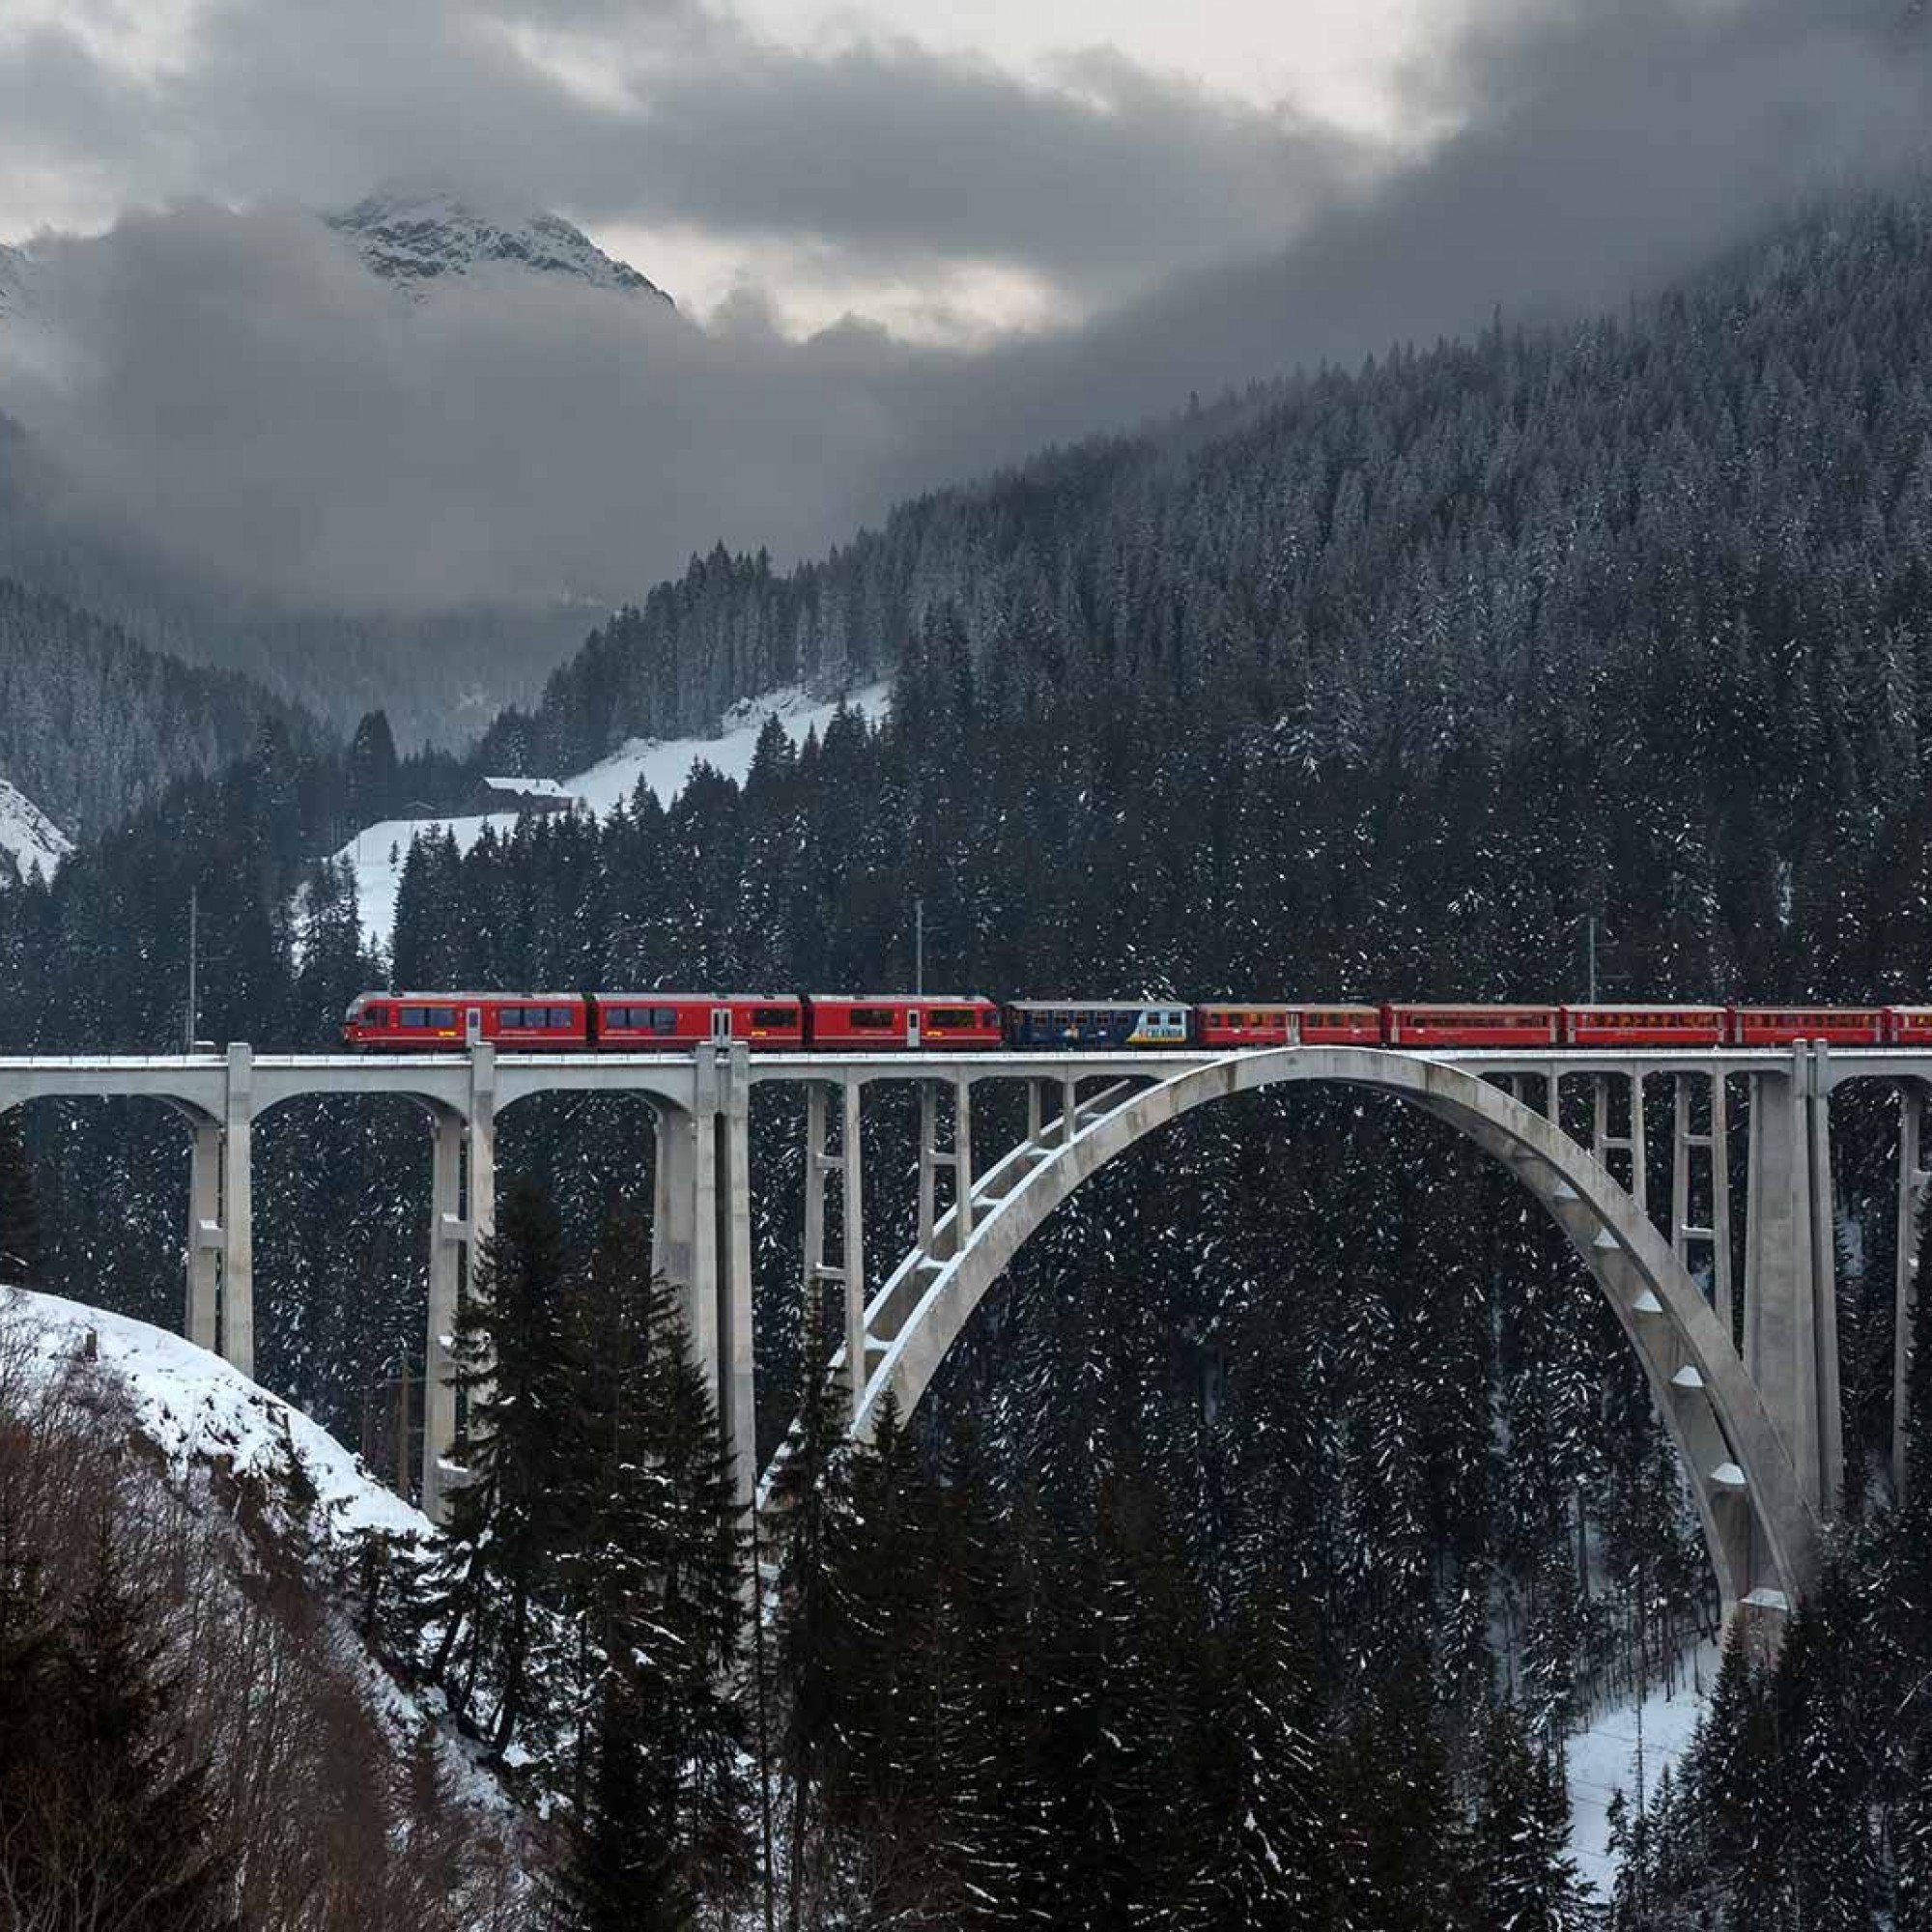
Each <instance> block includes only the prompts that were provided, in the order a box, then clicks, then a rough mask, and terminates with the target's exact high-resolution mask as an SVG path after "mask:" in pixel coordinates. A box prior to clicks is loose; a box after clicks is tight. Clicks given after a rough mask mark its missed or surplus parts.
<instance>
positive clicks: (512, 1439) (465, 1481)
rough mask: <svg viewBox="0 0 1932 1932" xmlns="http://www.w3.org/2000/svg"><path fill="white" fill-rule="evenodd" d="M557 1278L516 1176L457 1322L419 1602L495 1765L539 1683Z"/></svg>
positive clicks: (559, 1340)
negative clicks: (424, 1589)
mask: <svg viewBox="0 0 1932 1932" xmlns="http://www.w3.org/2000/svg"><path fill="white" fill-rule="evenodd" d="M563 1278H564V1254H563V1230H562V1227H561V1225H560V1224H559V1222H558V1219H557V1214H556V1209H555V1208H554V1206H553V1204H552V1202H551V1200H550V1197H549V1196H548V1194H546V1193H545V1192H544V1190H543V1189H542V1188H541V1187H539V1186H537V1185H536V1184H535V1183H534V1182H532V1181H529V1180H527V1179H523V1178H521V1177H519V1178H518V1179H513V1180H511V1181H510V1183H509V1184H508V1185H507V1186H506V1187H505V1188H504V1189H503V1190H502V1195H501V1199H500V1202H499V1205H498V1208H497V1232H496V1234H495V1235H494V1236H493V1237H492V1238H491V1240H490V1242H489V1245H488V1248H487V1251H486V1253H485V1254H484V1256H483V1260H482V1264H481V1265H480V1266H479V1267H478V1269H477V1271H476V1277H475V1279H474V1281H473V1282H472V1283H471V1293H470V1295H469V1299H468V1300H467V1301H466V1303H465V1304H464V1306H463V1308H462V1310H461V1311H460V1312H459V1314H458V1317H457V1323H456V1338H455V1348H454V1375H453V1378H452V1379H453V1380H454V1382H455V1385H456V1389H457V1392H458V1395H459V1397H460V1398H461V1399H462V1400H464V1401H465V1403H466V1404H467V1407H466V1410H465V1414H464V1419H463V1423H462V1427H461V1430H460V1432H459V1435H458V1437H457V1441H456V1444H455V1452H454V1454H455V1460H456V1462H457V1463H458V1464H459V1465H460V1467H461V1471H462V1473H461V1476H460V1478H459V1479H457V1480H456V1482H455V1483H454V1485H453V1487H452V1490H451V1492H450V1506H449V1525H448V1530H447V1534H446V1536H445V1537H444V1540H443V1544H442V1548H441V1549H440V1552H439V1554H438V1556H437V1558H436V1561H435V1563H434V1565H433V1566H432V1570H431V1575H430V1581H429V1589H428V1600H427V1603H426V1605H425V1608H426V1613H427V1615H428V1617H429V1619H430V1621H431V1623H432V1625H433V1627H434V1628H435V1629H436V1630H437V1631H438V1632H439V1636H438V1641H437V1645H436V1649H435V1652H434V1656H433V1662H432V1664H431V1670H432V1674H433V1675H434V1676H435V1677H436V1678H437V1679H438V1681H439V1682H440V1683H441V1684H442V1686H443V1688H444V1690H445V1691H446V1692H447V1693H448V1696H449V1699H450V1704H451V1707H452V1709H454V1710H455V1711H456V1712H457V1713H458V1714H459V1716H462V1717H465V1718H467V1719H469V1720H471V1721H472V1722H475V1723H477V1725H478V1727H479V1729H480V1732H481V1735H482V1736H483V1738H484V1740H485V1741H486V1743H487V1744H488V1746H489V1747H490V1749H491V1750H492V1752H493V1753H494V1754H496V1755H497V1756H498V1757H500V1756H501V1755H502V1753H503V1752H504V1751H505V1749H507V1747H509V1745H510V1743H511V1741H512V1739H513V1738H514V1737H515V1736H516V1734H517V1730H518V1726H519V1725H520V1724H521V1723H522V1722H523V1721H524V1720H525V1719H526V1718H527V1717H530V1716H532V1715H535V1714H536V1713H537V1712H538V1711H539V1710H540V1708H541V1707H542V1706H543V1705H544V1703H545V1702H546V1694H545V1693H546V1688H547V1686H548V1684H549V1682H550V1673H549V1672H548V1670H547V1669H546V1668H545V1653H546V1652H547V1650H548V1649H549V1648H550V1633H551V1631H552V1629H553V1618H552V1617H551V1615H550V1610H551V1608H552V1607H553V1605H552V1601H551V1598H550V1596H548V1595H547V1592H549V1588H550V1585H551V1582H552V1559H553V1558H554V1554H555V1551H556V1549H557V1546H558V1541H559V1534H560V1530H559V1523H558V1520H557V1514H556V1504H557V1498H558V1497H559V1495H560V1494H561V1493H563V1491H564V1485H565V1478H566V1476H567V1474H568V1463H569V1451H570V1436H569V1432H568V1429H567V1426H566V1421H567V1407H568V1391H569V1377H568V1368H567V1362H566V1357H565V1350H564V1342H563V1321H562V1307H561V1304H562V1287H563Z"/></svg>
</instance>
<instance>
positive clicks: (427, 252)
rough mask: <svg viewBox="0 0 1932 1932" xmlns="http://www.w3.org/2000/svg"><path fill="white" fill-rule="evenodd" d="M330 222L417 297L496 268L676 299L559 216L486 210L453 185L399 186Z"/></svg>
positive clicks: (367, 259) (376, 267)
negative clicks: (449, 186)
mask: <svg viewBox="0 0 1932 1932" xmlns="http://www.w3.org/2000/svg"><path fill="white" fill-rule="evenodd" d="M326 218H327V222H328V225H329V226H330V227H331V228H333V229H334V230H335V231H336V232H337V233H338V234H340V235H342V236H344V237H346V238H347V239H348V240H349V241H352V242H353V243H354V244H355V249H356V252H357V253H358V254H359V255H360V256H361V257H362V259H363V261H364V262H366V263H367V264H368V266H369V268H370V269H371V270H373V271H374V272H375V273H376V274H378V275H380V276H382V278H383V279H384V281H385V282H392V283H394V284H395V285H396V286H397V287H398V288H399V289H401V290H403V291H404V292H405V293H407V294H409V295H411V296H412V297H413V298H416V299H418V300H420V299H421V298H422V297H423V295H424V294H425V293H426V292H427V291H428V290H429V289H430V288H431V287H433V286H434V285H436V284H437V283H440V282H447V281H451V280H455V279H458V278H460V277H463V276H466V275H469V273H471V272H472V271H473V270H476V269H478V268H481V267H484V266H486V265H494V266H497V267H503V268H512V269H525V270H530V271H532V272H534V273H537V274H545V275H565V276H569V277H570V278H572V279H574V280H576V281H581V282H586V283H588V284H589V285H590V286H591V287H592V288H597V289H613V290H616V291H618V292H620V293H622V294H625V295H646V296H655V297H656V298H658V299H659V300H660V301H662V302H667V303H668V302H669V301H670V297H669V296H668V295H667V294H666V293H665V292H664V290H662V289H661V288H659V287H658V286H657V285H656V283H654V282H651V281H648V280H646V278H645V277H644V276H642V275H640V274H639V272H638V271H637V270H635V269H634V268H632V267H631V265H630V264H629V263H628V262H619V261H615V260H613V259H612V258H611V256H609V255H607V254H605V252H604V251H603V249H601V248H600V247H598V246H597V244H596V243H595V242H594V241H591V240H590V238H589V237H588V236H587V235H585V234H584V233H583V232H582V230H581V229H579V228H576V227H573V226H572V225H571V223H569V222H568V221H566V220H564V219H563V217H562V216H561V215H558V214H544V213H533V214H526V213H521V212H520V213H516V214H509V213H504V212H500V211H498V212H492V213H484V212H483V211H481V210H479V209H478V208H477V207H476V206H475V204H474V203H472V202H470V201H469V200H468V199H466V198H465V197H464V196H462V195H460V194H457V193H455V192H454V191H453V190H450V189H448V188H442V187H431V186H423V185H412V184H402V183H392V184H387V185H384V186H382V187H379V188H378V189H377V190H376V192H375V193H374V194H372V195H370V196H368V197H367V198H366V199H365V200H363V201H359V202H357V203H356V204H355V207H354V208H351V209H348V210H345V211H344V212H343V213H338V214H330V215H328V216H327V217H326Z"/></svg>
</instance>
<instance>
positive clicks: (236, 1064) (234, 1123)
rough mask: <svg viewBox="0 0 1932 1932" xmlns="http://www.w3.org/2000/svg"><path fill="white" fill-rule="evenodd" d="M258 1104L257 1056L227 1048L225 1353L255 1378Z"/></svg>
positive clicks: (223, 1170) (223, 1159)
mask: <svg viewBox="0 0 1932 1932" xmlns="http://www.w3.org/2000/svg"><path fill="white" fill-rule="evenodd" d="M254 1140H255V1103H254V1079H253V1055H252V1053H251V1052H250V1050H249V1048H248V1047H247V1046H245V1045H242V1044H240V1043H237V1044H236V1045H234V1046H231V1047H230V1048H229V1049H228V1081H227V1092H226V1096H225V1101H224V1106H223V1118H222V1131H221V1356H222V1359H223V1360H224V1361H226V1362H228V1363H230V1364H232V1365H233V1366H234V1367H235V1368H238V1369H240V1370H241V1373H242V1374H243V1375H244V1376H246V1377H248V1378H249V1379H250V1380H251V1381H252V1380H253V1379H254V1376H255V1190H254Z"/></svg>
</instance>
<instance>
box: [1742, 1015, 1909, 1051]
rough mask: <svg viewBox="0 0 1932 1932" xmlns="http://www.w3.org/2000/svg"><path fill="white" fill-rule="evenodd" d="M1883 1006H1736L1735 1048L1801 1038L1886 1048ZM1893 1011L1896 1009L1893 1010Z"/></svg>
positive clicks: (1788, 1041) (1790, 1042)
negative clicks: (1884, 1046)
mask: <svg viewBox="0 0 1932 1932" xmlns="http://www.w3.org/2000/svg"><path fill="white" fill-rule="evenodd" d="M1887 1010H1888V1009H1886V1008H1883V1007H1733V1008H1732V1009H1731V1044H1732V1045H1733V1046H1790V1045H1792V1044H1793V1043H1794V1042H1795V1041H1797V1040H1801V1039H1810V1040H1822V1041H1824V1042H1825V1043H1826V1044H1827V1045H1829V1046H1883V1045H1884V1044H1885V1037H1886V1012H1887ZM1890 1010H1896V1009H1890Z"/></svg>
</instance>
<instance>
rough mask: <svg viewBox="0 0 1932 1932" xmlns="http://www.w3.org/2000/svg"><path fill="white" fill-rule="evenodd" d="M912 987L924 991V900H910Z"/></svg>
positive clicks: (918, 991)
mask: <svg viewBox="0 0 1932 1932" xmlns="http://www.w3.org/2000/svg"><path fill="white" fill-rule="evenodd" d="M912 989H913V991H914V992H915V993H923V992H924V991H925V901H924V900H923V899H914V900H913V902H912Z"/></svg>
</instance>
